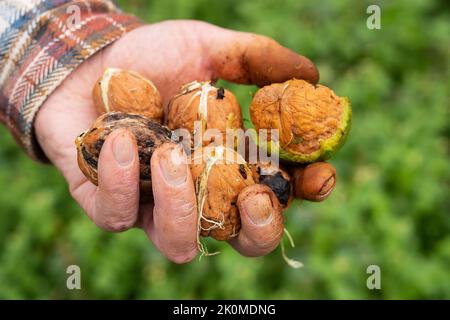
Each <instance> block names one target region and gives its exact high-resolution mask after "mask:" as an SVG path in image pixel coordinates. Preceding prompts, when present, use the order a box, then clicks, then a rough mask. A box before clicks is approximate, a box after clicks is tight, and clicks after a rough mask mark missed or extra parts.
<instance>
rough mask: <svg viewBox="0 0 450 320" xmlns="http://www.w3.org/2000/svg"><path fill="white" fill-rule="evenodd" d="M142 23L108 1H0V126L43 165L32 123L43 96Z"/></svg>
mask: <svg viewBox="0 0 450 320" xmlns="http://www.w3.org/2000/svg"><path fill="white" fill-rule="evenodd" d="M140 25H141V22H140V21H139V20H138V19H137V18H136V17H134V16H130V15H126V14H123V13H121V12H120V11H119V9H118V8H117V7H116V6H115V5H114V4H113V2H112V1H109V0H85V1H69V0H1V1H0V122H2V123H4V124H5V125H6V126H7V127H8V128H9V130H10V131H11V132H12V134H13V136H14V137H15V138H16V140H17V141H18V142H19V143H20V145H21V146H22V147H23V148H24V149H25V151H26V152H27V153H28V154H29V155H30V156H31V157H32V158H33V159H36V160H40V161H46V158H45V155H44V153H43V152H42V150H41V148H40V147H39V144H38V143H37V141H36V138H35V136H34V131H33V121H34V118H35V115H36V113H37V111H38V110H39V108H40V106H42V104H43V103H44V102H45V100H46V99H47V97H48V96H49V95H50V94H51V93H52V92H53V91H54V90H55V89H56V88H57V87H58V86H59V85H60V84H61V83H62V82H63V81H64V79H66V78H67V76H69V74H70V73H71V72H72V71H73V70H74V69H75V68H76V67H77V66H79V65H80V64H81V63H82V62H83V61H84V60H86V59H87V58H89V57H90V56H92V55H93V54H94V53H96V52H97V51H99V50H100V49H102V48H104V47H105V46H107V45H108V44H110V43H112V42H113V41H115V40H117V39H119V38H120V37H121V36H122V35H123V34H125V33H126V32H128V31H130V30H132V29H134V28H136V27H138V26H140Z"/></svg>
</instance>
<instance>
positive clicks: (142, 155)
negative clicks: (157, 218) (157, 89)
mask: <svg viewBox="0 0 450 320" xmlns="http://www.w3.org/2000/svg"><path fill="white" fill-rule="evenodd" d="M119 128H126V129H127V130H129V131H130V132H131V133H132V134H133V135H134V137H135V138H136V142H137V145H138V152H139V163H140V190H141V198H142V199H145V198H151V197H152V180H151V172H150V158H151V156H152V154H153V151H154V150H155V149H156V148H157V147H158V146H160V145H161V144H163V143H165V142H170V141H171V131H170V130H169V129H168V128H166V127H164V126H162V125H161V124H159V123H158V122H156V121H153V120H151V119H147V118H145V117H144V116H141V115H135V114H127V113H123V112H110V113H106V114H104V115H102V116H100V117H99V118H98V119H97V120H96V121H95V123H94V124H93V125H92V127H91V129H89V130H87V131H86V132H83V133H82V134H80V135H79V136H78V137H77V139H76V140H75V144H76V146H77V151H78V165H79V167H80V169H81V171H82V172H83V173H84V175H85V176H86V178H88V179H89V180H90V181H91V182H92V183H94V184H95V185H98V176H97V165H98V158H99V155H100V150H101V148H102V146H103V143H104V142H105V139H106V137H107V136H108V135H109V134H110V133H111V132H113V131H114V130H116V129H119Z"/></svg>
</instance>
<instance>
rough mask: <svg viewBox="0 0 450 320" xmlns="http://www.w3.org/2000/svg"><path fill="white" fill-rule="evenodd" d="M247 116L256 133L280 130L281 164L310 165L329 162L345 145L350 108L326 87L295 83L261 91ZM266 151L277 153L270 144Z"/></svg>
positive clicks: (287, 82) (343, 99) (289, 82)
mask: <svg viewBox="0 0 450 320" xmlns="http://www.w3.org/2000/svg"><path fill="white" fill-rule="evenodd" d="M250 116H251V119H252V122H253V124H254V126H255V127H256V129H279V141H280V145H279V147H280V149H279V152H280V158H281V159H282V160H286V161H289V162H297V163H310V162H315V161H317V160H320V159H328V158H330V157H331V156H332V155H333V154H334V153H335V152H336V151H337V150H338V149H339V147H340V146H341V145H342V144H343V143H344V142H345V138H346V136H347V134H348V131H349V129H350V122H351V107H350V103H349V101H348V99H347V98H341V97H338V96H337V95H336V94H335V93H334V92H333V91H332V90H331V89H329V88H327V87H325V86H322V85H317V86H315V85H313V84H310V83H308V82H306V81H304V80H296V79H294V80H289V81H286V82H284V83H275V84H272V85H270V86H266V87H263V88H262V89H260V90H259V91H258V92H257V93H256V94H255V96H254V98H253V101H252V103H251V106H250ZM265 144H266V142H265V141H260V145H265ZM267 147H268V148H269V149H270V150H271V151H276V150H274V149H275V145H274V144H270V142H269V145H268V146H267Z"/></svg>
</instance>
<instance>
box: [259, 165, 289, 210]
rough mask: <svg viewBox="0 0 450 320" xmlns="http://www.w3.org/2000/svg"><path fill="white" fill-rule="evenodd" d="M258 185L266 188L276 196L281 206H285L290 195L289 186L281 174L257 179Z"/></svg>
mask: <svg viewBox="0 0 450 320" xmlns="http://www.w3.org/2000/svg"><path fill="white" fill-rule="evenodd" d="M259 183H261V184H264V185H266V186H268V187H269V188H270V189H272V191H273V192H274V193H275V195H276V196H277V198H278V200H279V201H280V203H281V204H282V205H286V204H287V203H288V201H289V197H290V195H291V184H290V182H289V180H286V179H285V178H284V177H283V175H282V174H281V172H277V173H276V174H275V175H267V176H265V175H262V176H261V177H260V178H259Z"/></svg>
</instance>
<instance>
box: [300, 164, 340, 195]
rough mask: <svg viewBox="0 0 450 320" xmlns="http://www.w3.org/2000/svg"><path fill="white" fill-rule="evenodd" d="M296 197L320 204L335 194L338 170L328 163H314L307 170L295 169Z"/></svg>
mask: <svg viewBox="0 0 450 320" xmlns="http://www.w3.org/2000/svg"><path fill="white" fill-rule="evenodd" d="M292 176H293V181H294V189H295V191H294V192H295V196H296V197H297V198H300V199H305V200H309V201H315V202H320V201H323V200H325V199H326V198H328V197H329V196H330V194H331V193H332V192H333V190H334V187H335V186H336V169H335V168H334V167H333V166H332V165H331V164H329V163H327V162H316V163H312V164H310V165H308V166H306V167H305V168H298V167H297V168H294V170H293V175H292Z"/></svg>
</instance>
